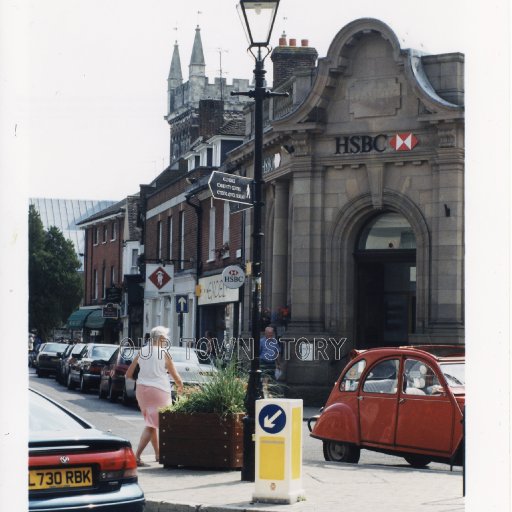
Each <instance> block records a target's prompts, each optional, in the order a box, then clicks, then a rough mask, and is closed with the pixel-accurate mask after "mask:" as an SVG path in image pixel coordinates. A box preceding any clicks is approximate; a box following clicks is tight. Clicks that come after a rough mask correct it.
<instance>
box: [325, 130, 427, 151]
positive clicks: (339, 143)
mask: <svg viewBox="0 0 512 512" xmlns="http://www.w3.org/2000/svg"><path fill="white" fill-rule="evenodd" d="M417 145H418V138H417V137H416V136H415V135H414V133H412V132H406V133H396V134H394V135H386V134H384V133H379V134H378V135H375V136H372V135H347V136H345V137H336V151H335V153H334V154H336V155H354V154H358V153H373V152H376V153H384V152H385V151H389V150H394V151H412V150H413V149H414V148H415V147H416V146H417Z"/></svg>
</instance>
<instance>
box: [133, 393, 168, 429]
mask: <svg viewBox="0 0 512 512" xmlns="http://www.w3.org/2000/svg"><path fill="white" fill-rule="evenodd" d="M135 396H136V397H137V403H138V404H139V407H140V410H141V412H142V414H143V416H144V422H145V423H146V426H148V427H153V428H158V410H159V409H161V408H162V407H165V406H166V405H171V403H172V399H171V393H170V392H169V393H166V392H165V391H164V390H163V389H158V388H154V387H153V386H144V384H140V385H137V388H136V389H135Z"/></svg>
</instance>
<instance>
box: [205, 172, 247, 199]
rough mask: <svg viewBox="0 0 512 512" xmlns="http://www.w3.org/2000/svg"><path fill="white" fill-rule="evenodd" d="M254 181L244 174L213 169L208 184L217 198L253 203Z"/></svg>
mask: <svg viewBox="0 0 512 512" xmlns="http://www.w3.org/2000/svg"><path fill="white" fill-rule="evenodd" d="M252 182H253V180H252V179H251V178H245V177H244V176H237V175H236V174H228V173H225V172H219V171H213V172H212V174H211V176H210V179H209V180H208V186H209V187H210V191H211V193H212V196H213V197H214V198H215V199H222V200H223V201H231V202H235V203H243V204H250V205H252V204H253V198H252Z"/></svg>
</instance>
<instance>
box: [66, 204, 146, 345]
mask: <svg viewBox="0 0 512 512" xmlns="http://www.w3.org/2000/svg"><path fill="white" fill-rule="evenodd" d="M138 203H139V197H138V195H135V196H129V197H127V198H126V199H124V200H122V201H119V202H117V203H115V204H113V205H112V206H110V207H108V208H105V209H104V210H102V211H100V212H98V213H96V214H94V215H91V216H90V217H87V218H86V219H84V220H82V221H81V222H79V223H78V224H77V225H78V226H79V227H80V228H81V229H83V230H84V233H85V248H84V251H85V252H84V261H85V280H84V304H83V307H81V308H80V309H79V310H78V311H77V312H75V313H73V315H72V318H70V320H69V321H68V324H71V326H72V327H73V328H74V329H78V328H81V329H82V330H83V339H84V340H85V341H103V342H108V343H116V342H119V341H121V340H122V339H124V338H128V337H129V338H131V339H133V340H137V339H138V338H140V337H142V297H143V291H142V287H141V284H142V283H141V279H140V276H139V268H138V258H139V255H140V229H139V228H138V227H137V212H138ZM107 304H113V309H115V310H116V315H114V314H112V317H105V315H104V313H103V307H104V306H106V305H107ZM114 316H115V317H114Z"/></svg>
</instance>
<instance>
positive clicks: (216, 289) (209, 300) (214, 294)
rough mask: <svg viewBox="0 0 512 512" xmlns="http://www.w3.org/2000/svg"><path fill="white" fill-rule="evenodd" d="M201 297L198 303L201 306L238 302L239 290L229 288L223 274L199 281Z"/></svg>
mask: <svg viewBox="0 0 512 512" xmlns="http://www.w3.org/2000/svg"><path fill="white" fill-rule="evenodd" d="M199 284H200V286H201V295H200V296H199V298H198V300H197V303H198V305H199V306H207V305H209V304H218V303H222V302H238V296H239V294H238V289H231V288H228V287H227V286H226V285H225V284H224V279H223V277H222V274H217V275H214V276H209V277H203V278H201V279H199Z"/></svg>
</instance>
